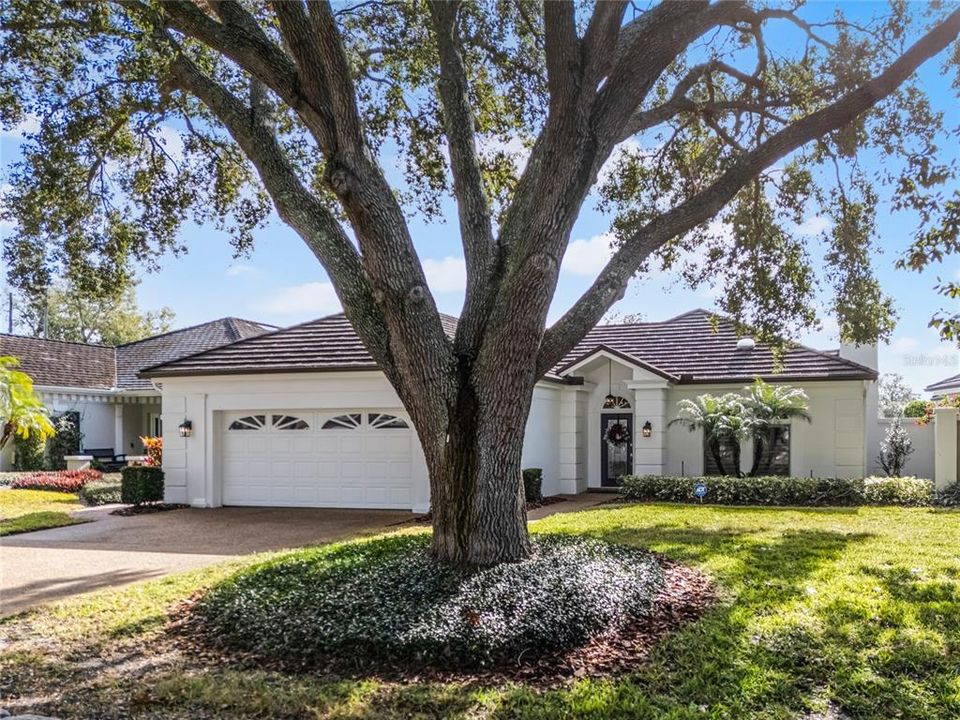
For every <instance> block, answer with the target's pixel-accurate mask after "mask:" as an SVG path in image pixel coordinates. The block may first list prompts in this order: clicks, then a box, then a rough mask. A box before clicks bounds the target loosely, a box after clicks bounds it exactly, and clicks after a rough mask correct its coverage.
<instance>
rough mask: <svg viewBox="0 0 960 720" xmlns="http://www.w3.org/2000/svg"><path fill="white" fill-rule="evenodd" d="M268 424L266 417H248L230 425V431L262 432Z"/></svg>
mask: <svg viewBox="0 0 960 720" xmlns="http://www.w3.org/2000/svg"><path fill="white" fill-rule="evenodd" d="M266 424H267V416H266V415H247V416H246V417H242V418H240V419H238V420H234V421H233V422H232V423H230V427H228V428H227V429H228V430H262V429H263V428H264V426H266Z"/></svg>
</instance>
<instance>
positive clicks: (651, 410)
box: [629, 383, 667, 475]
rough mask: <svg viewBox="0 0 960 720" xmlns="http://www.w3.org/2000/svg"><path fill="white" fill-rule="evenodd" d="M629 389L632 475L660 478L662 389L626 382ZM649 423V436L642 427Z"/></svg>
mask: <svg viewBox="0 0 960 720" xmlns="http://www.w3.org/2000/svg"><path fill="white" fill-rule="evenodd" d="M629 385H630V386H631V387H633V398H634V402H633V424H634V431H633V438H634V440H633V473H634V475H663V474H664V472H665V471H666V465H667V391H666V388H665V387H662V386H655V387H651V386H650V385H642V384H635V383H629ZM647 423H650V437H644V436H643V427H644V425H646V424H647Z"/></svg>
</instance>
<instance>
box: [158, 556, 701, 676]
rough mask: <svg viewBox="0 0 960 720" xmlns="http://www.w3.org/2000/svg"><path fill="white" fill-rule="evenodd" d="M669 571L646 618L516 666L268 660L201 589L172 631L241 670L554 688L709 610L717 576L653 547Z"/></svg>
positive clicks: (173, 618) (602, 669)
mask: <svg viewBox="0 0 960 720" xmlns="http://www.w3.org/2000/svg"><path fill="white" fill-rule="evenodd" d="M651 554H652V555H653V556H654V557H655V559H656V560H657V562H658V563H659V564H660V566H661V567H662V568H663V570H664V574H665V580H666V582H665V583H664V587H663V589H662V590H661V591H660V593H659V594H658V595H657V596H656V597H655V598H654V601H653V606H652V608H651V611H650V613H649V614H648V615H647V617H645V618H643V619H642V620H639V621H637V622H636V623H634V624H633V625H630V626H628V627H627V628H625V629H624V630H623V631H621V632H620V633H618V634H616V635H612V636H608V637H597V638H594V639H593V640H591V641H590V642H589V643H588V644H586V645H584V646H582V647H579V648H576V649H574V650H570V651H566V652H557V653H550V654H547V655H544V656H541V657H539V658H535V659H530V660H525V659H523V658H520V659H518V662H517V663H516V664H515V665H509V666H500V667H495V668H487V669H479V670H467V671H454V670H447V669H440V668H434V667H430V666H428V665H424V666H419V667H416V666H414V665H413V664H412V663H411V662H410V661H403V662H400V661H398V662H396V663H393V664H386V663H383V662H378V663H376V664H373V663H370V662H367V661H365V659H364V658H357V657H354V658H343V657H331V658H329V660H328V661H327V662H326V663H322V664H319V665H318V664H317V663H313V664H310V665H306V664H301V663H290V662H280V661H274V660H268V659H264V658H262V657H260V656H257V655H255V654H252V653H245V652H242V651H236V650H233V649H230V648H225V647H224V646H222V645H221V644H220V643H219V642H218V640H217V638H216V637H211V636H210V635H209V634H208V633H207V631H206V629H205V628H204V627H203V626H202V625H201V624H200V623H199V622H198V620H197V619H196V616H195V615H194V614H193V612H192V610H193V607H194V606H195V605H196V603H197V602H198V601H199V600H200V598H201V596H202V593H198V594H196V595H194V596H193V597H191V598H188V599H187V600H185V601H183V602H182V603H180V604H179V605H177V606H175V607H174V608H172V609H171V613H170V622H169V623H168V625H167V631H168V638H169V639H170V640H171V641H172V642H173V643H174V644H175V645H176V646H178V647H179V649H181V650H183V651H185V652H186V653H187V655H188V656H189V657H190V658H191V660H193V661H194V662H198V663H200V664H203V665H206V664H210V665H219V666H221V667H223V666H233V667H235V668H237V669H250V670H263V669H271V670H277V671H280V672H287V673H308V674H311V675H317V674H319V675H329V676H333V677H338V678H339V677H350V678H356V677H365V678H377V679H381V680H386V681H400V682H458V683H462V682H468V683H477V684H483V685H489V684H501V683H505V682H522V683H523V684H525V685H528V686H532V687H540V688H550V687H557V686H559V685H563V684H564V683H567V682H569V681H571V680H574V679H579V678H588V677H604V676H613V677H616V676H619V675H622V674H624V673H629V672H635V671H636V670H638V669H639V668H640V667H641V666H642V665H643V663H644V662H645V661H646V660H647V658H648V657H649V655H650V652H651V651H652V650H653V648H654V647H656V645H657V644H658V643H659V642H660V641H661V640H663V638H664V637H665V636H666V635H668V634H670V633H672V632H675V631H677V630H679V629H680V628H682V627H683V626H684V625H686V624H688V623H691V622H693V621H695V620H697V619H698V618H700V617H702V616H703V615H704V614H705V613H706V612H707V611H708V610H709V609H710V608H711V607H712V606H713V605H714V604H716V602H717V601H718V600H719V598H720V594H719V592H718V591H717V589H716V588H715V587H714V586H713V584H712V583H711V582H710V580H709V579H708V578H707V577H706V575H704V574H703V573H701V572H700V571H699V570H696V569H694V568H691V567H687V566H685V565H682V564H680V563H677V562H675V561H673V560H671V559H669V558H666V557H664V556H662V555H660V554H658V553H651Z"/></svg>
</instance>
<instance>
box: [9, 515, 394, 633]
mask: <svg viewBox="0 0 960 720" xmlns="http://www.w3.org/2000/svg"><path fill="white" fill-rule="evenodd" d="M78 514H79V515H81V516H83V515H87V516H90V517H92V518H94V519H95V520H96V521H95V522H91V523H86V524H83V525H72V526H70V527H64V528H55V529H52V530H41V531H39V532H33V533H26V534H23V535H13V536H10V537H5V538H3V539H0V616H3V615H9V614H12V613H16V612H19V611H21V610H26V609H27V608H30V607H33V606H35V605H39V604H41V603H44V602H49V601H51V600H58V599H61V598H64V597H68V596H70V595H77V594H79V593H84V592H88V591H90V590H97V589H99V588H103V587H111V586H118V585H125V584H128V583H132V582H136V581H138V580H146V579H149V578H155V577H159V576H161V575H166V574H168V573H172V572H178V571H181V570H189V569H192V568H197V567H202V566H205V565H212V564H214V563H217V562H222V561H224V560H227V559H229V558H230V557H232V556H235V555H248V554H250V553H255V552H261V551H265V550H280V549H283V548H293V547H301V546H303V545H312V544H316V543H323V542H330V541H332V540H337V539H341V538H345V537H349V536H351V535H354V534H356V533H358V532H362V531H365V530H377V529H381V528H384V527H386V526H388V525H392V524H394V523H398V522H402V521H405V520H409V519H410V518H411V514H410V513H409V512H404V511H393V510H330V509H314V508H218V509H216V510H200V509H183V510H171V511H169V512H161V513H154V514H151V515H137V516H133V517H118V516H116V515H110V514H109V508H91V509H89V510H82V511H80V513H78Z"/></svg>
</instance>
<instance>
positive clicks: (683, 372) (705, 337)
mask: <svg viewBox="0 0 960 720" xmlns="http://www.w3.org/2000/svg"><path fill="white" fill-rule="evenodd" d="M712 319H715V321H716V332H714V326H713V323H712V322H711V320H712ZM739 339H740V338H739V337H738V336H737V333H736V328H735V326H734V324H733V322H732V321H730V320H727V319H725V318H721V317H717V316H715V315H714V314H713V313H710V312H709V311H707V310H692V311H690V312H687V313H684V314H683V315H678V316H677V317H675V318H671V319H670V320H665V321H663V322H650V323H635V324H631V325H598V326H597V327H595V328H594V329H593V330H591V331H590V332H589V333H587V336H586V337H585V338H584V339H583V340H582V341H581V342H580V343H579V344H578V345H577V346H576V347H575V348H574V349H573V350H572V351H571V352H570V353H569V354H568V355H567V356H566V357H565V358H564V359H563V360H562V361H561V362H560V364H559V365H558V366H557V367H556V368H554V372H556V373H558V374H563V373H564V372H565V371H566V370H567V369H568V368H569V367H571V366H573V365H575V364H576V363H578V362H579V361H580V360H583V359H585V358H587V357H589V356H590V355H592V354H593V353H594V352H597V351H598V350H601V349H604V348H612V349H613V350H614V351H616V353H618V354H620V355H621V356H623V357H624V358H628V359H633V361H634V362H636V363H637V364H639V365H642V366H645V367H646V368H647V369H649V370H651V371H652V372H654V373H656V374H658V375H661V376H663V377H665V378H668V379H669V380H671V381H672V382H680V383H712V382H720V383H724V382H749V381H751V380H752V379H753V378H755V377H762V378H766V379H776V380H861V379H871V380H872V379H876V377H877V372H876V371H875V370H871V369H870V368H867V367H864V366H862V365H858V364H857V363H854V362H850V361H849V360H844V359H842V358H840V357H838V356H837V355H834V354H830V353H826V352H821V351H819V350H814V349H812V348H808V347H805V346H803V345H795V346H793V347H792V348H790V349H788V350H787V351H786V352H785V354H784V357H783V367H782V369H781V370H780V372H777V369H776V368H775V364H774V356H773V352H772V351H771V348H770V346H769V345H767V344H764V343H760V342H758V343H756V347H754V348H753V349H752V350H740V349H737V341H738V340H739Z"/></svg>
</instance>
